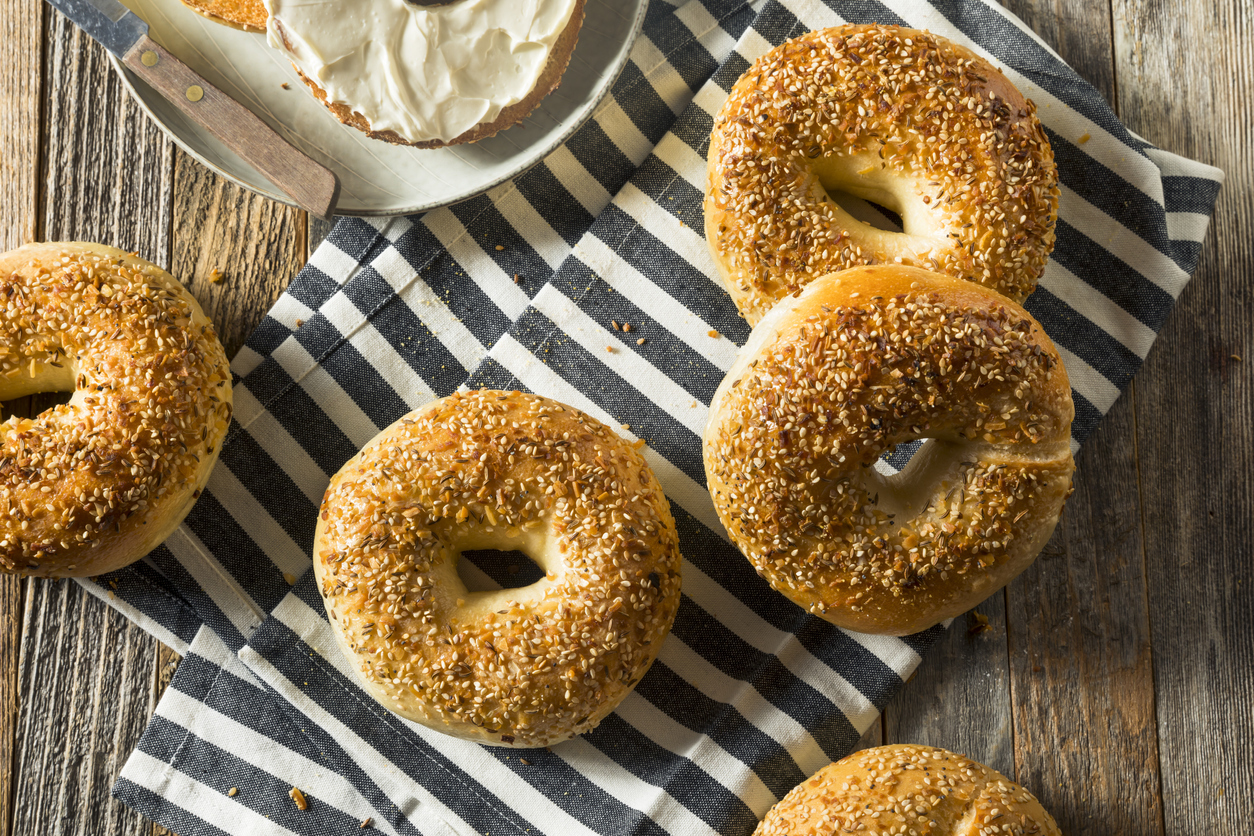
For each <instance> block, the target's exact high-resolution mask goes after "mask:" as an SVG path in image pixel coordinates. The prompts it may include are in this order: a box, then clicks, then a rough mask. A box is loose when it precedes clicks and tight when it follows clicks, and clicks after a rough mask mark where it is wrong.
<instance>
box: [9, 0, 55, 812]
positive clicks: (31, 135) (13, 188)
mask: <svg viewBox="0 0 1254 836" xmlns="http://www.w3.org/2000/svg"><path fill="white" fill-rule="evenodd" d="M43 24H44V4H43V3H19V4H16V5H15V6H14V7H13V8H11V9H10V10H9V12H8V13H7V14H5V15H3V16H0V251H5V250H9V249H12V248H14V247H18V246H21V245H22V244H25V243H27V242H30V241H34V240H35V237H36V234H37V229H36V221H37V218H38V203H39V193H38V189H39V166H40V159H39V156H40V155H39V102H40V98H39V93H40V85H41V62H40V60H39V57H40V56H41V55H42V52H43V42H44V39H43ZM31 56H35V59H34V60H31ZM11 406H12V407H14V408H16V409H17V410H18V411H27V410H29V409H30V399H29V398H22V399H21V403H17V404H13V405H11ZM6 417H8V415H7V411H6V410H0V420H3V419H4V418H6ZM21 613H22V582H21V580H20V579H18V578H14V577H9V576H7V575H6V576H4V577H0V836H10V834H11V833H12V832H13V831H12V828H11V825H12V822H13V810H12V800H13V776H14V772H13V769H12V768H11V766H12V764H13V762H14V752H15V751H16V742H17V719H18V710H19V706H20V692H19V689H18V660H19V658H20V656H21V645H22V618H21Z"/></svg>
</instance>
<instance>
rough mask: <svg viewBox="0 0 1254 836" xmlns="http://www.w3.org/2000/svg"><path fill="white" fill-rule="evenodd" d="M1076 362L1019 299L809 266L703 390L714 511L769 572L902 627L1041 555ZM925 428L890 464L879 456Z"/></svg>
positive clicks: (1059, 495)
mask: <svg viewBox="0 0 1254 836" xmlns="http://www.w3.org/2000/svg"><path fill="white" fill-rule="evenodd" d="M1073 416H1074V408H1073V406H1072V402H1071V387H1070V384H1069V383H1068V380H1067V372H1066V370H1065V369H1064V368H1063V365H1062V362H1061V361H1060V359H1059V357H1058V353H1057V351H1056V350H1055V349H1054V346H1053V343H1051V342H1050V340H1049V338H1048V337H1047V336H1046V335H1045V333H1044V331H1042V330H1041V327H1040V325H1039V324H1038V323H1037V322H1036V321H1035V320H1034V319H1032V317H1031V315H1029V314H1028V313H1027V312H1026V311H1025V310H1023V308H1021V307H1020V306H1019V305H1018V304H1016V303H1015V302H1013V301H1011V300H1010V299H1007V298H1005V297H1004V296H1001V295H1000V294H998V293H996V292H995V291H992V290H989V289H987V288H983V287H980V286H979V285H976V284H973V283H971V282H966V281H963V280H961V279H954V278H952V277H947V276H941V275H938V274H935V273H929V272H927V271H925V270H920V269H918V268H916V267H882V266H879V267H859V268H854V269H851V270H846V271H844V272H842V273H835V274H832V275H829V276H824V277H822V278H820V279H817V280H815V281H814V282H811V283H810V285H809V286H808V287H807V288H806V289H805V290H804V291H803V292H801V293H800V294H799V295H798V296H796V297H789V298H788V299H786V300H785V301H783V302H781V303H779V304H778V305H776V307H775V308H774V309H773V310H772V311H771V312H770V313H769V314H767V316H766V318H765V319H763V320H762V321H761V322H760V323H758V325H757V326H756V327H755V328H754V329H753V332H752V334H751V335H750V337H749V342H748V343H747V344H746V345H745V347H744V348H743V349H741V352H740V354H739V355H738V357H737V359H736V363H735V364H734V365H733V367H732V370H731V371H730V372H729V373H728V375H727V377H726V378H725V379H724V380H723V383H722V385H720V386H719V388H718V391H717V392H715V395H714V399H713V402H712V403H711V405H710V416H709V423H708V424H707V425H706V429H705V433H704V438H703V449H704V459H705V472H706V478H707V482H708V485H709V488H710V492H711V495H712V496H713V498H714V505H715V508H716V509H717V511H718V516H719V519H720V520H722V522H723V524H724V525H725V526H726V527H727V531H728V533H729V534H730V536H731V539H732V541H733V542H734V543H735V544H736V546H738V547H739V548H740V550H741V551H742V552H744V553H745V555H746V556H747V557H748V558H749V560H750V561H751V562H752V563H753V565H754V567H755V568H756V569H757V571H758V573H759V574H760V575H762V577H764V578H765V579H766V580H767V581H768V582H769V583H770V584H771V586H773V587H774V588H775V589H777V590H778V591H780V592H781V593H783V594H784V595H785V596H787V597H788V598H790V599H792V600H793V601H794V602H796V603H797V604H799V605H801V606H803V607H805V608H807V609H808V610H809V611H810V612H812V613H814V614H816V615H818V616H820V617H822V618H824V619H826V620H828V621H830V622H832V623H833V624H836V625H837V626H840V627H844V628H847V629H851V630H858V631H861V632H866V633H881V634H890V635H904V634H908V633H915V632H918V631H920V630H924V629H926V628H928V627H930V626H932V625H934V624H936V623H938V622H940V621H942V620H944V619H946V618H950V617H952V616H955V615H958V614H959V613H961V612H964V611H966V610H968V609H970V608H971V607H973V606H975V605H976V604H978V603H979V602H980V601H982V600H983V599H984V598H986V597H987V596H988V595H990V594H991V593H992V592H993V591H995V590H997V589H999V588H1000V587H1002V586H1004V585H1005V584H1006V583H1008V582H1009V581H1010V579H1011V578H1013V577H1014V576H1015V575H1017V574H1019V573H1020V572H1021V571H1023V570H1024V569H1025V568H1027V567H1028V565H1030V564H1031V562H1032V561H1033V560H1034V559H1035V558H1036V555H1037V553H1039V552H1040V550H1041V549H1042V548H1043V547H1044V545H1045V542H1046V540H1048V539H1049V536H1050V533H1051V532H1052V531H1053V529H1054V526H1055V525H1056V524H1057V522H1058V516H1059V514H1060V513H1061V511H1062V506H1063V501H1064V500H1065V498H1066V497H1067V496H1068V494H1069V493H1070V486H1071V474H1072V471H1073V470H1074V469H1075V463H1074V461H1073V459H1072V456H1071V447H1070V428H1071V421H1072V418H1073ZM923 438H926V439H929V441H928V442H927V443H926V444H924V445H923V447H921V448H920V449H919V451H918V452H917V453H916V454H915V456H914V457H913V458H912V459H911V461H910V463H909V465H908V466H907V467H906V468H905V469H904V470H903V471H902V472H901V473H899V474H897V475H894V476H888V477H886V476H884V475H882V474H881V473H880V472H879V471H878V470H876V468H875V467H874V465H875V464H876V463H877V460H878V459H879V458H880V457H881V456H882V455H883V454H885V453H888V452H890V451H892V450H893V449H894V448H896V447H897V446H898V445H901V444H904V443H906V442H910V441H913V440H915V439H923Z"/></svg>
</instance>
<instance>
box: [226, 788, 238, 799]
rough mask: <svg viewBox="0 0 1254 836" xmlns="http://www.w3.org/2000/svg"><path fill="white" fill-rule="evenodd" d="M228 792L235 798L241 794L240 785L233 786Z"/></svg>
mask: <svg viewBox="0 0 1254 836" xmlns="http://www.w3.org/2000/svg"><path fill="white" fill-rule="evenodd" d="M226 794H227V795H229V796H230V797H231V798H234V797H235V796H236V795H238V794H239V787H231V788H230V789H229V790H227V791H226Z"/></svg>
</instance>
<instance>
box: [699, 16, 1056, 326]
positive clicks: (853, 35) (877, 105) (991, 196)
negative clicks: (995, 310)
mask: <svg viewBox="0 0 1254 836" xmlns="http://www.w3.org/2000/svg"><path fill="white" fill-rule="evenodd" d="M708 164H709V186H708V189H707V192H706V199H705V229H706V238H707V240H708V241H709V244H710V252H711V254H712V255H713V257H714V260H715V263H716V265H717V267H718V271H719V274H720V276H721V277H722V280H723V284H724V285H725V287H726V288H727V290H728V292H729V293H730V294H731V296H732V298H733V299H734V300H735V302H736V305H737V307H738V308H739V309H740V311H741V313H742V314H743V315H744V316H745V318H746V319H748V320H749V322H750V323H756V322H757V321H758V320H759V319H761V318H762V316H763V315H764V314H765V313H766V312H767V311H768V310H769V309H770V307H771V305H772V304H774V302H776V301H777V300H779V299H782V298H784V297H785V296H787V295H788V294H790V293H792V292H794V291H795V290H797V289H799V288H801V287H804V286H805V285H806V284H807V283H808V282H810V281H811V280H813V279H815V278H817V277H818V276H822V275H824V274H826V273H831V272H834V271H837V270H843V269H845V268H848V267H854V266H858V265H864V264H892V263H900V264H907V265H914V266H918V267H923V268H927V269H931V270H935V271H937V272H942V273H947V274H949V275H953V276H958V277H960V278H965V279H969V280H971V281H975V282H978V283H980V284H983V285H985V286H988V287H992V288H994V289H996V290H998V291H1000V292H1002V293H1003V294H1005V295H1007V296H1010V297H1011V298H1013V299H1015V300H1016V301H1022V300H1023V299H1024V298H1026V297H1027V295H1028V294H1029V293H1031V292H1032V290H1033V289H1034V288H1035V286H1036V282H1037V280H1038V279H1039V277H1040V275H1041V272H1042V271H1043V270H1044V267H1045V263H1046V261H1047V260H1048V258H1049V253H1050V252H1051V250H1052V249H1053V245H1054V223H1055V220H1056V217H1057V206H1058V185H1057V181H1058V178H1057V172H1056V170H1055V167H1054V157H1053V151H1052V149H1051V148H1050V145H1049V140H1048V138H1047V137H1046V135H1045V132H1044V130H1043V129H1042V127H1041V125H1040V122H1039V120H1038V119H1037V118H1036V109H1035V107H1034V106H1033V104H1032V103H1031V102H1030V101H1027V100H1026V99H1024V98H1023V96H1022V95H1021V94H1020V93H1019V91H1018V90H1016V89H1015V87H1014V85H1012V84H1011V83H1010V81H1009V80H1008V79H1007V78H1006V77H1005V76H1004V75H1002V74H1001V73H1000V72H999V71H998V70H996V69H995V68H994V67H993V66H992V65H990V64H989V63H988V62H986V61H984V60H983V59H981V58H979V57H978V56H976V55H975V54H974V53H972V52H970V51H969V50H967V49H966V48H964V47H962V46H959V45H957V44H954V43H951V42H950V41H947V40H945V39H944V38H940V37H937V36H935V35H931V34H928V33H926V32H920V31H918V30H913V29H901V28H898V27H895V26H874V25H862V26H852V25H851V26H839V27H835V28H832V29H823V30H819V31H816V32H810V33H808V34H806V35H802V36H801V37H799V38H795V39H793V40H791V41H787V42H786V43H784V44H782V45H780V46H779V47H776V48H775V49H773V50H771V51H770V52H768V53H767V54H765V55H763V56H762V57H761V58H759V59H758V60H757V61H756V62H754V64H753V66H752V67H750V68H749V70H747V71H746V72H745V73H744V75H742V76H741V78H740V80H739V81H738V82H737V83H736V86H735V87H734V88H733V89H732V92H731V95H730V96H729V98H728V99H727V102H726V103H725V104H724V105H723V107H722V109H721V110H720V112H719V115H718V118H717V119H716V120H715V124H714V130H713V133H712V135H711V138H710V150H709V157H708ZM825 187H826V188H825ZM828 188H831V189H834V190H836V191H844V192H848V193H851V194H854V195H857V196H860V197H863V198H866V199H868V200H871V201H873V202H878V203H881V204H884V205H888V206H889V207H890V208H892V209H894V211H897V212H898V213H899V214H900V215H901V216H902V217H903V219H904V221H905V227H906V233H909V234H895V233H887V232H881V231H879V230H875V229H873V228H872V227H870V226H868V225H866V224H863V223H861V222H859V221H857V220H855V219H854V218H853V217H851V216H850V215H849V214H848V213H847V212H846V211H845V210H843V209H841V208H840V207H839V206H838V205H837V204H836V203H835V201H833V200H832V198H831V197H830V196H829V195H828V191H827V189H828ZM894 204H895V205H894Z"/></svg>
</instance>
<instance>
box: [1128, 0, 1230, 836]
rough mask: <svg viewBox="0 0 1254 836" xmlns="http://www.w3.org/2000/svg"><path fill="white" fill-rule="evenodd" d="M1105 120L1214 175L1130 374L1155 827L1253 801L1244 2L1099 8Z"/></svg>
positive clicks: (1213, 828)
mask: <svg viewBox="0 0 1254 836" xmlns="http://www.w3.org/2000/svg"><path fill="white" fill-rule="evenodd" d="M1114 10H1115V14H1114V23H1115V46H1116V50H1115V54H1116V61H1117V63H1116V70H1117V74H1118V78H1119V106H1120V113H1121V115H1122V116H1123V119H1124V121H1125V122H1127V124H1128V125H1129V126H1130V127H1131V128H1132V129H1133V130H1135V131H1137V132H1138V133H1140V134H1141V135H1143V136H1145V137H1146V138H1147V139H1149V140H1150V141H1151V142H1154V143H1155V144H1157V145H1159V146H1160V147H1163V148H1165V149H1167V150H1169V151H1174V152H1176V153H1179V154H1183V155H1185V156H1188V157H1192V158H1194V159H1198V160H1202V161H1203V162H1208V163H1212V164H1214V165H1217V166H1219V167H1220V168H1222V169H1224V171H1225V172H1226V173H1227V178H1228V179H1227V183H1226V185H1225V186H1224V187H1223V190H1222V191H1221V192H1220V196H1219V206H1218V210H1217V212H1216V214H1215V218H1214V221H1213V225H1212V228H1211V230H1210V233H1209V235H1208V236H1207V238H1206V241H1205V245H1204V247H1203V250H1202V262H1201V267H1200V269H1199V270H1198V272H1197V274H1196V276H1195V277H1194V279H1193V281H1192V283H1191V284H1190V285H1189V286H1188V287H1187V288H1186V289H1185V291H1184V293H1183V294H1182V295H1181V297H1180V302H1179V305H1178V306H1177V308H1176V309H1175V311H1173V313H1172V315H1171V317H1170V318H1169V320H1168V322H1167V326H1166V328H1165V329H1164V330H1163V332H1162V335H1161V337H1160V339H1159V342H1158V344H1157V345H1156V346H1155V348H1154V350H1153V351H1152V352H1151V353H1150V356H1149V360H1148V362H1147V363H1146V366H1145V368H1144V369H1143V370H1142V371H1141V374H1140V375H1139V376H1138V377H1137V382H1136V390H1135V399H1136V417H1137V426H1136V436H1137V451H1138V462H1139V480H1140V489H1141V494H1142V498H1143V517H1142V524H1143V525H1144V529H1145V535H1144V543H1145V561H1146V572H1147V576H1148V580H1149V617H1150V624H1151V626H1152V636H1153V648H1154V681H1155V691H1156V696H1157V720H1158V734H1159V757H1160V759H1161V764H1162V766H1161V772H1162V794H1163V814H1164V820H1165V830H1166V832H1167V833H1170V834H1193V833H1246V832H1249V830H1250V824H1249V817H1250V810H1252V809H1254V763H1251V760H1250V757H1249V753H1250V751H1251V750H1252V749H1254V698H1252V697H1254V630H1251V628H1250V625H1251V623H1254V595H1251V583H1252V582H1254V577H1252V574H1254V316H1252V311H1254V305H1252V302H1254V299H1252V298H1251V294H1252V289H1254V250H1252V249H1251V241H1254V155H1252V154H1251V145H1252V142H1254V122H1252V121H1251V119H1250V111H1249V102H1250V100H1251V96H1252V95H1254V61H1251V50H1250V40H1249V39H1250V33H1251V31H1252V30H1254V6H1252V5H1251V4H1250V3H1249V2H1241V3H1218V4H1216V3H1209V2H1205V0H1189V2H1183V3H1179V4H1176V5H1174V6H1172V7H1171V8H1170V10H1167V9H1165V8H1164V7H1163V6H1162V5H1161V4H1160V3H1157V2H1148V0H1116V1H1115V3H1114Z"/></svg>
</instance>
